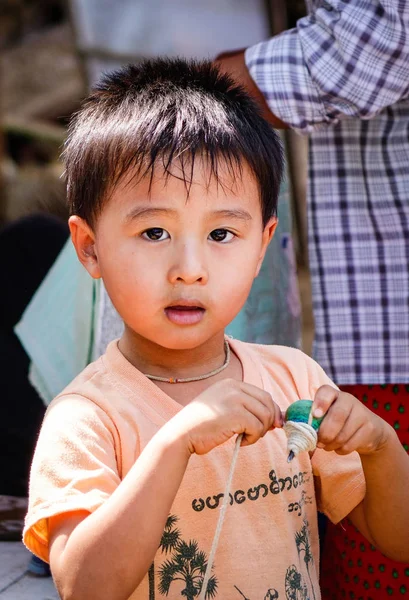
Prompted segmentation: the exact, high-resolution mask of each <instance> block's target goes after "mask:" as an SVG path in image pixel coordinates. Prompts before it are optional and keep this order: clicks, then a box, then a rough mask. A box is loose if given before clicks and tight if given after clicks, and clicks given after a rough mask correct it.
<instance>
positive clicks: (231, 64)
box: [214, 48, 288, 129]
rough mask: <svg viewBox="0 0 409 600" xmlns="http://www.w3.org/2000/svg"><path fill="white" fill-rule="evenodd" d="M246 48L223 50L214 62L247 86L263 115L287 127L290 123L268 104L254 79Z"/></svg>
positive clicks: (279, 126)
mask: <svg viewBox="0 0 409 600" xmlns="http://www.w3.org/2000/svg"><path fill="white" fill-rule="evenodd" d="M244 52H245V48H241V49H240V50H232V51H230V52H222V53H221V54H219V55H218V56H216V58H215V60H214V64H215V65H216V66H218V67H219V69H220V70H221V71H222V72H224V73H227V74H228V75H230V76H231V77H232V78H233V79H235V81H237V83H240V84H241V85H242V86H243V87H245V88H246V90H247V92H248V93H249V94H250V95H251V96H252V97H253V98H254V100H255V101H256V102H257V104H258V105H259V107H260V109H261V113H262V115H263V117H264V118H265V119H266V121H268V122H269V123H271V125H272V126H273V127H275V128H277V129H287V128H288V125H287V124H286V123H284V122H283V121H281V119H279V118H278V117H276V115H274V114H273V113H272V112H271V110H270V109H269V107H268V104H267V102H266V100H265V98H264V96H263V94H262V93H261V92H260V90H259V89H258V87H257V86H256V84H255V83H254V80H253V79H252V77H251V75H250V73H249V70H248V69H247V66H246V61H245V59H244Z"/></svg>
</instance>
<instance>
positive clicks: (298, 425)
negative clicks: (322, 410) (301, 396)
mask: <svg viewBox="0 0 409 600" xmlns="http://www.w3.org/2000/svg"><path fill="white" fill-rule="evenodd" d="M311 408H312V400H297V402H294V403H293V404H290V406H289V407H288V409H287V412H286V413H285V424H284V431H285V433H286V436H287V448H288V453H289V454H288V462H290V461H291V460H292V459H293V458H294V457H295V456H297V455H298V454H299V453H300V452H311V451H312V450H315V448H316V447H317V439H318V436H317V431H318V429H319V426H320V425H321V422H322V419H323V418H324V417H320V418H319V419H317V418H315V417H313V416H312V413H311Z"/></svg>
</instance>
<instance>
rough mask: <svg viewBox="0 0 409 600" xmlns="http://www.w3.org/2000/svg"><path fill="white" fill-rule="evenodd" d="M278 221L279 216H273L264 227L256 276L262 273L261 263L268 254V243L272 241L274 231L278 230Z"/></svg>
mask: <svg viewBox="0 0 409 600" xmlns="http://www.w3.org/2000/svg"><path fill="white" fill-rule="evenodd" d="M277 223H278V219H277V217H271V219H270V220H269V221H268V222H267V224H266V226H265V227H264V230H263V239H262V245H261V251H260V257H259V260H258V263H257V267H256V273H255V275H254V277H257V275H258V274H259V273H260V269H261V265H262V264H263V260H264V256H265V254H266V251H267V248H268V245H269V243H270V242H271V240H272V237H273V235H274V232H275V230H276V227H277Z"/></svg>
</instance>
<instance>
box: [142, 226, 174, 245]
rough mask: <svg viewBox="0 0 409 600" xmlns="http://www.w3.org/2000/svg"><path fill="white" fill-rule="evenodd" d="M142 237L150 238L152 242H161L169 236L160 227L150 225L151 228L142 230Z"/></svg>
mask: <svg viewBox="0 0 409 600" xmlns="http://www.w3.org/2000/svg"><path fill="white" fill-rule="evenodd" d="M142 237H143V238H145V239H148V240H151V241H152V242H159V241H160V242H161V241H162V240H166V239H167V238H168V237H170V236H169V234H168V232H167V231H166V230H165V229H162V228H161V227H152V228H151V229H147V230H146V231H144V232H143V234H142Z"/></svg>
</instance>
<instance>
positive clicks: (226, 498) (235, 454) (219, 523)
mask: <svg viewBox="0 0 409 600" xmlns="http://www.w3.org/2000/svg"><path fill="white" fill-rule="evenodd" d="M242 439H243V434H242V433H240V435H238V436H237V438H236V444H235V446H234V452H233V458H232V461H231V465H230V472H229V477H228V479H227V483H226V489H225V490H224V497H223V504H222V507H221V509H220V514H219V520H218V521H217V527H216V531H215V534H214V538H213V543H212V548H211V550H210V555H209V560H208V561H207V567H206V572H205V576H204V579H203V585H202V589H201V591H200V596H199V600H205V597H206V591H207V585H208V583H209V579H210V575H211V571H212V567H213V561H214V557H215V555H216V550H217V546H218V544H219V539H220V534H221V531H222V527H223V522H224V517H225V514H226V509H227V505H228V503H229V500H230V487H231V482H232V480H233V473H234V469H235V467H236V462H237V457H238V454H239V450H240V444H241V440H242Z"/></svg>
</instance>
